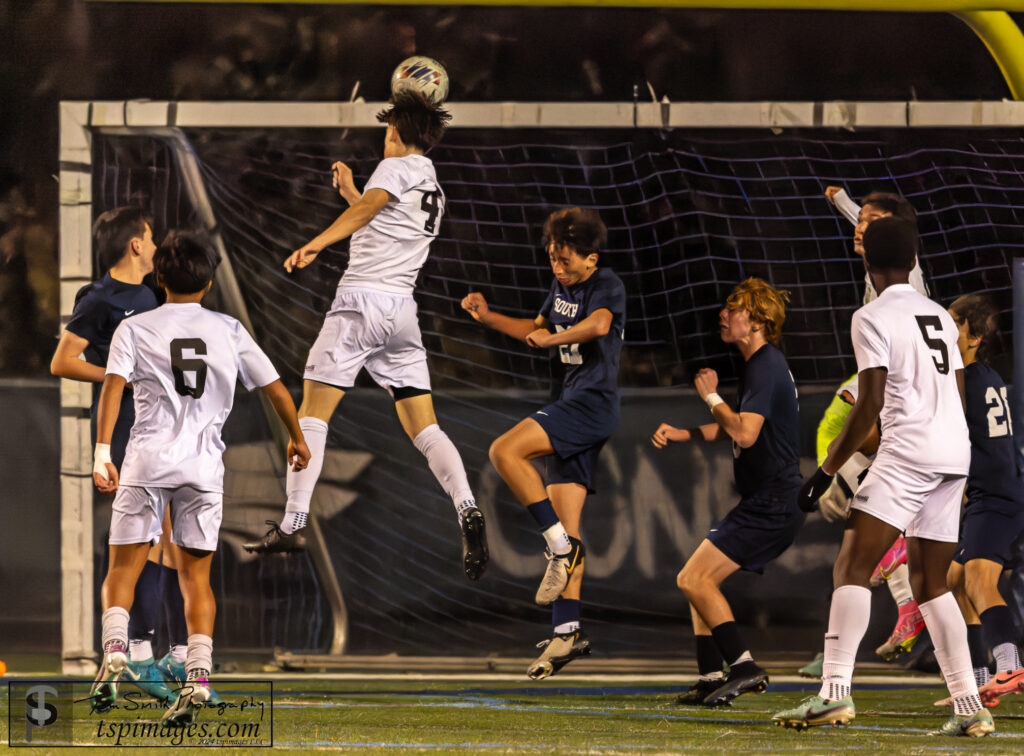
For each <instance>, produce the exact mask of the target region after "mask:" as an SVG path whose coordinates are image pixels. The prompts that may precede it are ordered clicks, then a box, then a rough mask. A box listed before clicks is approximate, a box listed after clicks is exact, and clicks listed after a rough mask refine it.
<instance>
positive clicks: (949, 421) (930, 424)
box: [851, 284, 971, 543]
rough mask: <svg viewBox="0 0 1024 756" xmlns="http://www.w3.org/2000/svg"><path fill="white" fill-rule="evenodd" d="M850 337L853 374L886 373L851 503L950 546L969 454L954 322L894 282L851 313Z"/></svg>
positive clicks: (914, 533) (906, 286)
mask: <svg viewBox="0 0 1024 756" xmlns="http://www.w3.org/2000/svg"><path fill="white" fill-rule="evenodd" d="M851 335H852V337H853V349H854V353H855V354H856V357H857V369H858V371H861V372H862V371H864V370H868V369H870V368H878V367H881V368H885V369H886V370H887V371H888V375H887V377H886V381H885V406H884V407H883V408H882V413H881V417H880V422H881V430H882V438H881V442H880V444H879V447H878V453H877V454H876V455H875V461H874V463H873V464H872V465H871V468H870V470H869V471H868V474H867V477H865V478H864V481H863V482H862V483H861V485H860V487H859V488H858V490H857V493H856V495H855V496H854V500H853V504H852V507H853V508H854V509H859V510H861V511H864V512H867V513H868V514H870V515H872V516H873V517H876V518H878V519H879V520H882V521H883V522H887V523H889V524H890V525H892V526H893V527H895V528H898V529H899V530H902V531H904V532H905V533H906V535H907V536H908V537H918V538H927V539H930V540H933V541H947V542H954V543H955V542H956V541H957V532H958V524H959V520H960V499H961V495H962V493H963V489H964V483H965V481H966V476H967V472H968V467H969V464H970V458H971V450H970V441H969V440H968V435H967V422H966V420H965V419H964V412H963V406H962V405H961V401H960V392H959V391H958V389H957V382H956V371H957V370H960V369H962V368H963V362H962V360H961V358H960V352H959V351H958V350H957V346H956V341H957V327H956V324H955V323H954V322H953V319H952V318H951V317H950V315H949V313H948V312H946V310H944V309H943V308H942V307H940V306H939V305H937V304H935V303H934V302H932V301H931V300H930V299H928V298H927V297H924V296H922V295H921V294H919V293H918V292H917V291H915V290H914V288H913V287H912V286H911V285H909V284H895V285H893V286H889V287H888V288H886V289H885V290H884V291H883V292H882V294H881V295H880V296H879V297H878V299H876V300H874V301H873V302H871V303H870V304H867V305H865V306H864V307H861V308H860V309H859V310H857V312H856V313H854V315H853V325H852V327H851Z"/></svg>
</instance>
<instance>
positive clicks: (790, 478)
mask: <svg viewBox="0 0 1024 756" xmlns="http://www.w3.org/2000/svg"><path fill="white" fill-rule="evenodd" d="M739 397H740V401H739V409H738V410H737V411H738V412H741V413H742V412H753V413H756V414H758V415H761V416H762V417H763V418H764V424H763V425H762V426H761V432H760V433H759V434H758V436H757V441H755V442H754V444H753V445H752V446H750V447H749V448H747V449H742V448H740V446H739V445H738V444H737V443H736V442H735V441H734V442H733V445H732V450H733V473H734V475H735V477H736V488H737V490H738V491H739V493H740V497H741V498H740V502H739V504H737V505H736V506H735V507H734V508H733V509H732V510H731V511H730V512H729V514H727V515H726V516H725V518H724V519H723V520H722V521H721V522H719V523H718V524H717V525H716V526H715V527H713V528H712V529H711V531H710V532H709V533H708V540H709V541H711V543H713V544H714V545H715V547H716V548H717V549H718V550H719V551H721V552H722V553H723V554H725V555H726V556H727V557H729V558H730V559H731V560H733V561H734V562H736V564H738V565H740V567H742V568H743V569H745V570H750V571H752V572H760V571H761V570H762V569H763V568H764V566H765V565H766V564H768V562H770V561H772V560H773V559H775V558H776V557H777V556H779V555H780V554H781V553H782V552H783V551H785V550H786V549H788V548H789V546H790V544H792V543H793V539H794V538H796V534H797V531H799V530H800V526H801V525H803V522H804V517H805V516H806V515H805V514H804V512H803V511H802V510H801V509H800V507H799V506H798V504H797V494H798V493H799V492H800V486H801V484H802V483H803V479H802V478H801V477H800V464H799V459H800V417H799V406H798V402H797V392H796V384H795V383H794V382H793V376H792V374H791V373H790V372H789V366H788V365H787V364H786V358H785V356H784V355H783V354H782V352H780V351H779V350H778V348H776V347H775V346H773V345H772V344H765V345H764V346H762V347H761V348H760V349H758V350H757V351H756V352H754V354H753V355H751V357H750V359H749V360H747V361H746V367H745V370H744V372H743V375H742V376H741V378H740V385H739Z"/></svg>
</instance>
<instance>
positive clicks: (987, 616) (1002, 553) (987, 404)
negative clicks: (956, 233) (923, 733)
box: [943, 294, 1024, 708]
mask: <svg viewBox="0 0 1024 756" xmlns="http://www.w3.org/2000/svg"><path fill="white" fill-rule="evenodd" d="M949 314H950V315H952V316H953V320H954V321H956V324H957V326H958V328H959V338H958V339H957V348H958V349H959V351H960V356H961V357H963V361H964V402H965V407H966V413H967V430H968V433H969V434H970V438H971V467H970V471H969V472H968V474H967V505H966V507H965V509H964V515H963V520H962V522H961V525H960V542H959V543H958V544H957V547H956V556H954V557H953V563H952V564H950V566H949V573H948V574H947V576H946V583H947V585H948V586H949V589H950V590H951V591H953V593H954V595H956V597H957V600H958V601H959V603H960V610H961V611H962V612H963V614H964V619H965V620H966V621H967V642H968V645H969V646H970V651H971V666H972V667H974V677H975V680H976V681H977V683H978V693H979V694H980V695H981V700H982V703H984V704H985V706H988V707H990V708H991V707H993V706H996V705H997V704H998V703H999V698H1000V696H1005V695H1008V694H1010V693H1020V692H1022V691H1024V669H1021V660H1020V652H1019V650H1018V647H1017V643H1016V640H1017V632H1016V629H1015V627H1014V623H1013V617H1012V615H1011V613H1010V608H1009V607H1008V606H1007V605H1006V601H1004V600H1003V597H1002V595H1001V594H1000V593H999V577H1000V575H1002V573H1003V569H1004V567H1005V566H1006V565H1007V564H1008V563H1010V562H1011V561H1012V553H1013V549H1012V547H1013V544H1014V541H1016V540H1017V538H1018V536H1020V534H1021V532H1022V531H1024V477H1022V472H1021V470H1020V469H1019V465H1018V459H1019V458H1018V454H1017V449H1016V446H1015V445H1014V442H1013V426H1012V424H1011V421H1010V405H1009V402H1008V401H1007V396H1006V384H1004V383H1003V380H1002V378H1000V377H999V374H998V373H996V371H995V370H993V369H992V368H990V367H989V366H988V365H987V364H985V362H984V359H985V356H986V353H987V352H988V351H989V349H990V345H991V342H992V338H993V337H994V336H995V332H996V318H997V315H998V311H997V310H996V308H995V305H994V304H993V303H992V301H991V300H990V299H989V298H988V297H985V296H982V295H979V294H968V295H967V296H963V297H960V298H959V299H957V300H956V301H955V302H953V304H952V305H950V308H949ZM990 651H991V652H992V656H993V657H994V658H995V661H996V675H995V677H993V678H992V679H989V668H988V654H989V652H990ZM943 703H945V702H943Z"/></svg>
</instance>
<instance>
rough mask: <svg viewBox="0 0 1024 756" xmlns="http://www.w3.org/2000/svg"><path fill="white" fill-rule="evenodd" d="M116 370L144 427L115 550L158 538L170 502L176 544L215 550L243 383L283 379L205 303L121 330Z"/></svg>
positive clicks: (126, 469) (121, 501)
mask: <svg viewBox="0 0 1024 756" xmlns="http://www.w3.org/2000/svg"><path fill="white" fill-rule="evenodd" d="M107 374H108V375H119V376H121V377H122V378H124V379H125V380H126V381H129V382H131V383H132V384H134V386H135V415H136V421H135V425H134V426H133V427H132V431H131V438H130V439H129V441H128V449H127V452H126V454H125V459H124V465H123V466H122V467H121V469H120V485H119V487H118V490H117V495H116V496H115V497H114V505H113V514H112V515H111V523H110V543H111V544H115V545H117V544H132V543H144V542H146V541H154V542H155V541H156V540H158V539H159V537H160V531H161V523H162V521H163V517H164V511H165V510H166V508H167V506H168V505H170V507H171V528H172V540H173V541H174V542H175V543H176V544H178V545H179V546H185V547H188V548H194V549H201V550H204V551H213V550H214V549H216V547H217V534H218V531H219V530H220V522H221V517H222V514H223V491H224V462H223V459H222V455H223V453H224V443H223V441H222V440H221V428H222V427H223V426H224V421H225V420H226V419H227V417H228V414H229V413H230V412H231V406H232V404H233V403H234V396H235V381H236V380H240V381H241V382H242V384H243V385H244V386H245V387H246V388H247V389H249V390H250V391H251V390H252V389H254V388H256V387H262V386H267V385H269V384H271V383H273V382H274V381H276V380H277V379H278V375H277V371H276V370H275V369H274V366H273V365H272V364H271V363H270V360H269V359H268V358H267V356H266V355H265V354H264V353H263V352H262V351H261V350H260V348H259V347H258V346H257V345H256V342H255V341H253V339H252V336H250V335H249V333H248V332H247V331H246V330H245V328H243V327H242V324H241V323H239V322H238V321H237V320H235V319H234V318H232V317H229V316H227V315H222V314H220V313H216V312H211V311H210V310H206V309H204V308H203V307H202V306H201V305H199V304H197V303H193V304H165V305H163V306H161V307H159V308H157V309H155V310H152V311H150V312H148V313H144V314H142V315H138V316H136V317H133V318H131V319H129V320H126V321H124V322H123V323H122V324H121V325H120V326H118V328H117V330H116V331H115V332H114V338H113V340H112V341H111V344H110V357H109V359H108V361H107Z"/></svg>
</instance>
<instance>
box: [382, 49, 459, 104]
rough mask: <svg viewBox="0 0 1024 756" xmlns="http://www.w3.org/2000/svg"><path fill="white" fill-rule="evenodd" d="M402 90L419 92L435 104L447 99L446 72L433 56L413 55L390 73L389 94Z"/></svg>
mask: <svg viewBox="0 0 1024 756" xmlns="http://www.w3.org/2000/svg"><path fill="white" fill-rule="evenodd" d="M403 90H413V91H415V92H419V93H420V94H422V95H423V96H424V97H426V98H427V99H428V100H430V101H431V102H432V103H434V104H435V105H440V104H441V103H442V102H444V101H445V100H446V99H448V72H447V71H445V70H444V66H442V65H441V64H440V63H438V62H437V61H436V60H434V59H433V58H427V57H425V56H423V55H414V56H412V57H411V58H406V59H405V60H403V61H402V62H401V63H399V64H398V68H396V69H395V72H394V73H393V74H391V95H392V96H394V95H396V94H398V93H399V92H401V91H403Z"/></svg>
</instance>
